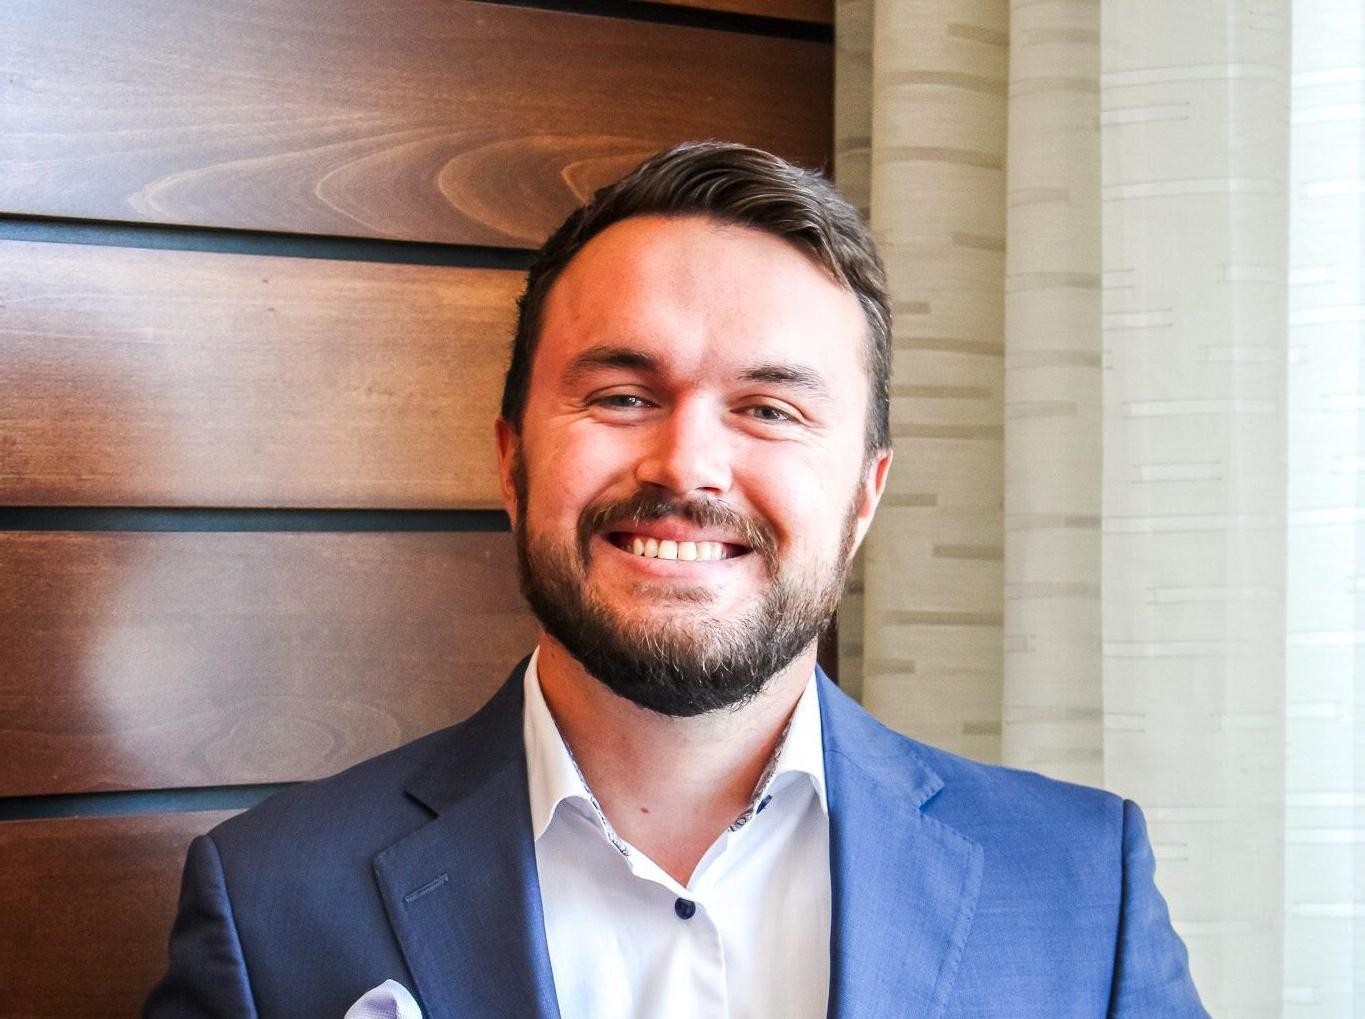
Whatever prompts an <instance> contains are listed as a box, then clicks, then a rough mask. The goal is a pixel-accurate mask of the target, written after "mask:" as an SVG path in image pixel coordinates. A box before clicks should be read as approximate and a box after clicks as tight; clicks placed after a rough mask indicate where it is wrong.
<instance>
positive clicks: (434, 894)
mask: <svg viewBox="0 0 1365 1019" xmlns="http://www.w3.org/2000/svg"><path fill="white" fill-rule="evenodd" d="M523 668H524V663H523V666H521V667H518V668H517V669H516V671H515V672H514V673H513V675H512V677H511V678H510V679H509V681H508V683H507V684H506V685H505V686H504V687H503V688H502V689H501V690H500V691H499V692H498V693H497V694H496V695H495V696H494V698H493V699H492V700H491V701H490V702H489V703H488V704H487V705H486V706H485V707H484V708H483V709H482V710H481V711H480V712H479V713H478V714H476V715H475V716H474V717H472V718H470V719H469V720H468V721H466V722H463V723H461V724H460V725H456V726H454V727H452V728H449V729H446V730H443V731H441V732H437V733H433V734H432V735H430V736H427V737H425V738H423V739H420V740H417V741H416V742H414V743H410V744H408V745H407V746H404V747H401V748H399V749H398V750H395V751H393V752H391V753H388V754H385V755H383V756H381V757H377V758H374V759H373V760H370V761H366V762H365V763H363V764H360V765H357V766H356V767H354V768H351V769H350V770H348V771H345V772H342V773H341V774H339V775H336V776H334V777H332V778H329V779H325V780H323V781H320V782H313V783H309V784H307V785H302V786H298V787H295V788H293V789H290V790H288V791H287V792H285V793H282V794H280V795H278V796H276V797H274V798H272V799H270V800H268V801H266V802H265V803H263V804H261V805H260V806H258V807H256V808H255V809H253V810H251V811H248V812H247V813H245V814H242V815H240V816H238V817H235V818H233V819H232V820H230V821H227V822H226V823H224V824H222V825H220V826H219V827H217V828H215V829H214V830H213V831H211V832H210V833H209V834H207V835H204V836H202V837H200V838H198V839H196V840H195V841H194V843H193V845H192V846H191V847H190V852H189V859H188V862H187V863H186V866H185V878H184V885H183V889H182V892H181V900H180V912H179V915H178V917H177V919H176V922H175V927H174V930H173V931H172V935H171V950H170V970H169V972H168V973H167V975H166V976H165V978H164V979H163V980H162V982H161V983H160V984H159V985H158V986H157V988H156V989H155V990H154V991H153V993H152V996H151V998H150V1000H149V1001H148V1003H147V1009H146V1012H145V1015H147V1016H151V1017H156V1019H169V1017H177V1019H178V1017H200V1016H223V1017H226V1016H232V1017H235V1019H239V1017H260V1019H275V1017H286V1016H288V1017H291V1019H297V1017H318V1019H322V1017H326V1019H340V1017H341V1016H342V1015H343V1014H344V1013H345V1011H346V1009H347V1008H348V1007H349V1006H350V1005H351V1003H352V1002H354V1001H355V1000H356V999H357V998H359V997H360V996H361V995H362V994H363V993H364V992H365V991H366V990H368V989H369V988H371V987H374V986H376V985H378V984H380V983H382V982H383V981H384V980H386V979H389V978H392V979H395V980H397V981H399V982H400V983H402V984H404V985H405V986H406V987H408V988H409V989H410V990H411V991H412V992H413V993H414V994H415V995H416V996H417V999H418V1001H419V1002H420V1003H421V1005H422V1009H423V1014H424V1016H425V1017H426V1019H445V1017H456V1016H459V1017H478V1019H492V1017H508V1019H511V1017H516V1019H530V1017H542V1019H552V1017H557V1016H558V1009H557V1006H556V1003H555V992H554V983H553V978H552V975H551V971H550V959H549V954H548V951H547V949H546V941H545V933H544V924H543V919H542V913H541V905H540V890H539V885H538V882H537V877H536V864H535V851H534V846H533V844H532V839H531V826H530V808H529V804H528V797H527V782H526V759H525V752H524V749H523V744H522V721H521V704H522V683H521V676H522V670H523ZM818 682H819V693H820V712H821V720H822V724H823V727H824V747H825V772H826V779H827V789H828V797H829V811H830V868H831V878H832V889H833V926H832V930H831V968H830V993H829V1015H830V1016H831V1017H836V1019H854V1017H869V1019H880V1017H896V1016H914V1017H921V1016H923V1017H949V1016H951V1017H964V1019H965V1017H968V1016H972V1017H986V1016H997V1017H1001V1019H1005V1017H1008V1019H1043V1017H1046V1019H1057V1017H1063V1016H1065V1017H1071V1016H1102V1015H1106V1014H1107V1015H1111V1016H1130V1017H1134V1019H1137V1017H1141V1019H1154V1017H1163V1016H1172V1017H1176V1016H1178V1017H1187V1016H1204V1015H1206V1013H1205V1012H1204V1010H1203V1008H1202V1007H1201V1006H1200V1004H1199V998H1198V995H1197V994H1196V993H1195V989H1194V986H1193V984H1192V983H1191V981H1190V977H1189V973H1188V969H1187V964H1186V953H1185V947H1184V945H1183V944H1181V942H1180V939H1179V938H1178V937H1177V936H1176V934H1175V932H1174V931H1173V930H1172V928H1171V925H1170V920H1169V917H1168V915H1167V911H1166V904H1165V902H1164V901H1163V900H1162V898H1161V895H1160V894H1159V893H1158V892H1157V890H1156V886H1155V884H1154V883H1153V870H1154V861H1153V857H1152V851H1151V848H1150V845H1149V843H1148V840H1147V833H1146V829H1145V827H1144V824H1143V820H1142V814H1141V812H1140V811H1139V810H1138V808H1137V807H1136V806H1135V805H1133V804H1132V803H1128V802H1124V801H1122V800H1120V799H1119V798H1117V797H1115V796H1113V795H1111V794H1109V793H1105V792H1101V791H1099V790H1094V789H1087V788H1083V787H1080V786H1074V785H1067V784H1065V783H1061V782H1055V781H1052V780H1050V779H1046V778H1043V777H1042V776H1040V775H1035V774H1031V773H1028V772H1020V771H1012V770H1009V769H1005V768H998V767H991V766H988V765H982V764H977V763H974V762H971V761H967V760H964V759H962V758H959V757H955V756H953V755H951V754H948V753H945V752H943V751H940V750H935V749H933V748H930V747H927V746H924V745H922V744H919V743H916V742H914V741H912V740H909V739H906V738H904V737H902V736H899V735H897V734H895V733H893V732H891V731H890V730H888V729H886V728H884V727H883V726H882V725H880V724H879V723H877V722H876V721H875V720H874V719H873V718H872V717H871V716H870V715H868V714H867V713H866V712H864V711H863V710H862V709H861V708H860V707H859V706H858V705H857V704H855V703H854V702H853V701H852V700H850V699H849V698H848V697H847V696H845V695H844V694H843V693H841V692H840V691H839V690H838V688H837V687H835V686H834V685H833V684H832V683H830V681H829V680H828V679H827V678H826V677H825V676H824V675H823V674H821V675H820V676H819V677H818ZM602 922H603V923H604V924H609V923H611V918H610V917H609V916H604V917H603V918H602ZM584 936H585V937H591V936H592V932H591V931H590V930H585V931H584Z"/></svg>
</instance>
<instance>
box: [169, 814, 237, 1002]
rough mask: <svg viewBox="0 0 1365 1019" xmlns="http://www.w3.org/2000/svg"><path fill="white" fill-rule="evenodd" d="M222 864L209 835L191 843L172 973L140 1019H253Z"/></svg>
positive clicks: (175, 931) (172, 946)
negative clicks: (229, 1018)
mask: <svg viewBox="0 0 1365 1019" xmlns="http://www.w3.org/2000/svg"><path fill="white" fill-rule="evenodd" d="M256 1014H257V1013H256V1006H255V1003H254V1002H253V1001H252V997H251V984H250V981H249V980H248V978H247V972H246V962H245V961H244V960H243V958H242V945H241V942H240V940H238V937H237V927H236V924H235V922H234V921H233V918H232V903H231V901H230V900H229V898H228V892H227V884H226V882H225V881H224V880H223V865H222V861H221V860H220V858H219V856H218V847H217V846H216V845H215V844H214V842H213V838H212V836H211V835H200V836H199V837H198V838H196V839H195V840H194V841H193V842H192V843H190V851H189V856H188V858H187V859H186V860H185V875H184V878H183V880H182V882H181V885H180V907H179V911H178V912H177V914H176V918H175V925H174V927H172V928H171V944H170V968H169V970H168V971H167V973H166V975H165V976H164V977H162V979H161V982H160V983H159V984H157V985H156V987H155V988H153V990H152V993H151V996H150V997H149V998H148V999H147V1004H146V1005H145V1006H144V1007H143V1010H142V1015H143V1019H211V1017H212V1019H228V1017H231V1019H256Z"/></svg>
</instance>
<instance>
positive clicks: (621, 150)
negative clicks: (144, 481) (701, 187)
mask: <svg viewBox="0 0 1365 1019" xmlns="http://www.w3.org/2000/svg"><path fill="white" fill-rule="evenodd" d="M2 28H3V30H0V66H3V67H4V69H5V76H6V77H5V82H4V97H5V101H4V103H3V112H0V137H3V138H4V144H3V145H0V211H8V212H14V213H27V214H43V215H58V216H75V217H94V218H102V219H116V220H133V221H144V222H157V223H181V224H197V225H204V226H223V227H236V228H257V229H267V230H283V231H290V232H301V233H315V234H338V235H347V236H364V237H391V238H405V239H409V240H425V241H445V242H453V243H462V244H481V245H495V246H512V247H518V246H535V245H537V244H538V243H539V242H540V241H541V240H542V239H543V238H544V237H545V236H546V234H547V233H548V231H549V230H550V229H551V228H552V227H553V226H554V225H555V224H557V223H558V222H559V221H560V220H561V219H562V218H563V216H564V215H565V214H566V213H567V212H568V211H569V210H570V209H571V208H572V207H573V206H575V205H577V204H578V203H579V202H581V201H582V200H583V199H584V198H585V197H586V196H588V195H590V194H591V193H592V192H593V190H594V189H596V188H597V187H599V186H601V185H602V184H604V183H607V182H608V181H610V180H614V179H615V178H617V177H619V176H620V175H621V174H622V173H623V172H624V171H625V170H627V169H628V168H630V167H631V166H633V165H635V164H636V163H638V162H639V161H640V160H641V159H642V158H643V157H644V156H646V155H647V154H649V153H651V152H654V151H656V150H658V149H660V148H663V147H665V146H667V145H670V144H673V143H675V142H679V141H684V140H687V139H695V138H726V139H733V140H736V141H743V142H747V143H750V144H753V145H757V146H759V147H761V148H765V149H769V150H771V151H774V152H777V153H778V154H780V155H784V156H787V157H789V158H792V159H795V160H797V161H799V162H801V163H803V164H806V165H824V164H825V163H827V162H828V159H829V153H830V151H831V148H830V146H831V132H832V82H833V63H832V49H831V47H830V46H829V45H828V44H827V43H823V42H810V41H803V40H793V39H783V38H775V37H770V36H762V35H749V34H746V33H742V32H722V31H716V30H713V29H707V28H692V27H682V26H677V25H665V24H655V23H649V22H644V21H637V20H631V19H626V18H613V17H600V16H592V15H583V14H577V13H569V12H564V11H551V10H538V9H533V8H519V7H515V6H505V5H494V4H484V3H473V2H468V0H329V2H327V3H323V2H320V0H317V2H313V3H299V2H297V0H258V2H254V3H249V4H248V3H243V2H233V3H220V2H217V0H198V2H186V0H140V2H136V3H119V4H110V3H104V2H100V0H8V2H7V3H6V4H5V9H4V14H3V26H2Z"/></svg>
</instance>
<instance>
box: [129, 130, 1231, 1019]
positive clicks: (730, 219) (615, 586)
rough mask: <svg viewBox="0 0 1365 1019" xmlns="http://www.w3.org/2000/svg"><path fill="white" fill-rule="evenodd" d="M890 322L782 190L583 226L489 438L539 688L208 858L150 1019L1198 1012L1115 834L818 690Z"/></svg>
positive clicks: (364, 769) (846, 252)
mask: <svg viewBox="0 0 1365 1019" xmlns="http://www.w3.org/2000/svg"><path fill="white" fill-rule="evenodd" d="M888 308H889V302H888V300H887V296H886V293H885V284H884V276H883V272H882V268H881V264H880V262H879V260H878V258H877V255H876V252H875V250H874V248H873V245H872V242H871V240H870V238H869V236H868V234H867V232H866V230H865V228H864V227H863V226H862V224H861V223H860V222H859V220H858V217H857V215H856V213H854V212H853V210H852V209H851V208H850V207H849V206H848V205H847V204H846V203H845V202H844V201H843V200H842V199H840V198H839V197H838V196H837V194H836V193H835V192H834V191H833V190H832V189H831V188H830V187H829V186H828V184H826V183H825V182H824V181H823V180H822V179H820V178H819V177H817V176H815V175H813V174H808V173H805V172H803V171H800V170H797V169H796V168H794V167H791V166H790V165H788V164H786V163H783V162H782V161H780V160H778V159H776V158H774V157H772V156H769V155H767V154H766V153H761V152H757V151H755V150H752V149H746V148H743V147H739V146H730V145H720V144H701V145H689V146H682V147H679V148H677V149H674V150H670V151H669V152H666V153H663V154H661V155H659V156H656V157H655V158H654V159H652V160H650V161H648V162H647V163H645V164H644V165H643V166H642V167H640V168H639V169H637V170H636V171H635V172H634V173H632V174H631V175H630V176H629V177H627V178H626V179H624V180H623V181H621V182H619V183H618V184H616V185H613V186H612V187H610V188H607V189H605V190H604V191H602V192H599V194H598V195H597V196H596V197H595V198H594V200H593V201H592V202H591V203H589V205H588V206H586V207H585V208H583V209H580V210H579V211H577V212H576V213H574V214H573V215H572V216H571V217H570V218H569V220H568V221H567V222H566V223H565V224H564V225H563V226H562V227H561V228H560V229H559V231H558V232H556V234H555V235H554V236H552V237H551V238H550V240H549V241H547V243H546V244H545V246H544V248H542V250H541V252H540V255H539V256H538V259H537V262H536V265H535V266H534V267H533V269H532V270H531V273H530V276H529V279H528V283H527V289H526V294H525V295H524V297H523V298H522V301H521V305H520V320H519V324H518V330H517V336H516V341H515V344H514V350H513V355H512V363H511V366H510V368H509V370H508V374H507V383H506V388H505V392H504V399H503V406H502V415H501V418H500V420H499V421H498V423H497V427H496V433H497V443H498V453H499V461H500V465H501V475H502V484H503V491H504V495H505V498H506V501H507V506H508V510H509V513H510V514H511V517H512V519H513V521H514V531H515V535H516V541H517V548H518V561H519V566H520V573H521V582H522V588H523V590H524V591H525V593H526V596H527V600H528V601H529V602H530V604H531V606H532V608H533V609H534V610H535V613H536V615H537V617H538V618H539V619H540V621H541V624H542V627H543V636H542V638H541V640H540V642H539V645H538V647H537V649H536V652H535V654H534V655H533V656H532V657H531V658H530V659H529V660H528V662H526V663H523V664H522V665H521V666H519V667H518V668H517V669H516V670H515V671H514V673H513V674H512V677H511V678H510V679H509V680H508V683H507V685H506V686H505V687H504V688H503V689H502V690H501V691H500V692H499V693H498V694H497V695H496V696H495V697H494V699H493V700H492V701H491V702H490V703H489V704H488V705H487V706H486V707H485V708H484V709H483V710H482V711H481V712H480V713H479V714H477V715H476V716H475V717H474V718H472V719H470V720H469V721H468V722H465V723H463V724H461V725H458V726H455V727H453V728H452V729H448V730H445V731H443V732H439V733H436V734H434V735H432V736H428V737H426V738H424V739H421V740H418V741H417V742H415V743H412V744H409V745H408V746H406V747H403V748H400V749H399V750H396V751H394V752H392V753H390V754H386V755H384V756H382V757H379V758H376V759H374V760H372V761H369V762H366V763H364V764H361V765H359V766H357V767H355V768H353V769H351V770H349V771H347V772H344V773H342V774H341V775H338V776H336V777H334V778H331V779H328V780H325V781H323V782H319V783H313V784H310V785H307V786H302V787H298V788H296V789H293V790H290V791H289V792H287V793H285V794H282V795H280V796H278V797H276V798H274V799H272V800H270V801H268V802H267V803H265V804H262V805H261V806H260V807H258V808H256V809H255V810H253V811H250V812H248V813H247V814H245V815H242V816H240V817H237V818H234V819H233V820H231V821H229V822H227V823H226V824H224V825H221V826H220V827H218V828H216V829H215V830H214V831H213V832H211V833H209V834H208V835H206V836H204V837H202V838H200V839H197V840H196V841H195V843H194V845H193V846H192V848H191V850H190V856H189V861H188V863H187V866H186V874H185V884H184V890H183V893H182V900H181V907H180V915H179V917H178V919H177V921H176V927H175V930H174V932H173V937H172V942H171V966H170V971H169V973H168V975H167V976H166V978H165V980H164V981H163V982H162V984H161V985H160V986H159V987H158V988H157V989H156V991H154V993H153V995H152V998H151V1000H150V1001H149V1003H148V1010H147V1014H148V1015H151V1016H155V1017H162V1016H260V1017H262V1019H264V1017H273V1016H335V1017H340V1016H342V1015H343V1013H347V1010H348V1008H349V1009H351V1011H350V1012H349V1014H350V1015H351V1016H352V1017H356V1016H360V1015H362V1014H363V1015H379V1014H383V1015H405V1016H406V1015H414V1014H417V1010H418V1009H420V1014H422V1015H425V1016H427V1017H429V1019H436V1017H442V1016H475V1017H493V1016H508V1017H511V1016H517V1017H527V1016H544V1017H551V1016H556V1015H560V1016H563V1017H564V1019H578V1017H588V1016H593V1017H622V1019H625V1017H636V1016H639V1017H646V1016H648V1017H654V1016H670V1017H672V1016H678V1017H681V1016H689V1017H691V1016H718V1017H720V1016H736V1017H760V1016H764V1017H767V1016H775V1017H783V1019H800V1017H817V1016H825V1015H832V1016H838V1017H843V1019H852V1017H864V1016H866V1017H884V1016H887V1017H889V1016H934V1017H942V1016H954V1017H958V1016H961V1017H965V1016H977V1017H980V1016H998V1017H1010V1019H1027V1017H1044V1016H1047V1017H1055V1016H1098V1015H1103V1014H1109V1015H1120V1016H1133V1017H1138V1016H1141V1017H1144V1019H1145V1017H1150V1016H1181V1017H1183V1016H1201V1015H1204V1014H1205V1013H1204V1012H1203V1009H1202V1008H1201V1007H1200V1005H1199V1001H1198V997H1197V995H1196V993H1195V990H1194V987H1193V985H1192V984H1191V982H1190V979H1189V975H1188V971H1187V967H1186V954H1185V950H1184V946H1183V945H1181V943H1180V941H1179V939H1178V938H1177V937H1176V935H1175V933H1174V932H1173V931H1172V929H1171V926H1170V922H1169V918H1168V916H1167V912H1166V907H1165V904H1164V902H1163V901H1162V899H1161V896H1160V895H1159V894H1158V892H1157V891H1156V888H1155V886H1154V884H1153V858H1152V853H1151V849H1150V847H1149V845H1148V841H1147V837H1146V832H1145V829H1144V826H1143V821H1142V816H1141V814H1140V812H1139V811H1138V810H1137V808H1136V807H1135V806H1133V805H1132V804H1129V803H1124V802H1122V801H1120V800H1119V799H1118V798H1116V797H1114V796H1111V795H1109V794H1107V793H1102V792H1099V791H1096V790H1090V789H1084V788H1081V787H1077V786H1070V785H1065V784H1062V783H1058V782H1053V781H1050V780H1047V779H1044V778H1042V777H1040V776H1037V775H1032V774H1028V773H1023V772H1015V771H1010V770H1006V769H1002V768H993V767H988V766H985V765H980V764H975V763H972V762H968V761H965V760H962V759H961V758H957V757H954V756H952V755H950V754H947V753H944V752H941V751H937V750H934V749H931V748H929V747H925V746H922V745H920V744H917V743H914V742H912V741H910V740H908V739H905V738H903V737H900V736H897V735H895V734H893V733H891V732H890V731H888V730H886V729H884V728H883V727H881V726H880V725H878V724H877V723H876V722H875V721H873V720H872V719H871V718H870V717H869V716H868V715H866V714H865V713H864V712H863V711H862V710H861V709H860V708H858V707H857V706H856V705H855V704H853V703H852V702H851V701H850V700H848V698H846V697H845V696H844V695H842V694H841V693H840V692H839V691H838V690H837V689H836V688H834V687H833V686H832V685H831V684H830V682H829V681H828V680H827V679H826V678H825V677H824V676H823V675H822V674H821V673H820V671H819V670H818V669H817V667H816V664H815V648H816V638H817V636H818V634H819V632H820V630H821V629H822V627H823V626H824V625H825V624H826V622H827V621H828V619H829V618H830V616H831V614H832V613H833V611H834V608H835V605H836V603H837V600H838V597H839V594H840V591H841V589H842V586H843V581H844V577H845V574H846V571H847V569H848V564H849V561H850V559H851V557H852V555H853V553H854V550H855V549H856V548H857V546H858V543H859V542H860V541H861V540H862V538H863V536H864V535H865V534H866V532H867V528H868V526H869V525H870V524H871V522H872V517H873V513H874V512H875V510H876V507H877V502H878V500H879V498H880V497H881V494H882V491H883V489H884V486H885V484H886V477H887V471H888V468H889V466H890V462H891V452H890V448H889V447H890V442H889V436H888V426H887V416H888V401H889V392H890V386H889V373H890V369H889V366H890V319H889V310H888ZM367 992H368V993H367Z"/></svg>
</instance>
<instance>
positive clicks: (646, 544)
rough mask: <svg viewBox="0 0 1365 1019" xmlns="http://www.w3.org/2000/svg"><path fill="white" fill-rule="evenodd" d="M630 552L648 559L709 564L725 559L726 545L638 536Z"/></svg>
mask: <svg viewBox="0 0 1365 1019" xmlns="http://www.w3.org/2000/svg"><path fill="white" fill-rule="evenodd" d="M630 551H631V552H633V553H634V554H635V555H638V556H644V557H645V558H647V559H681V560H684V561H686V562H693V561H700V562H708V561H710V560H712V559H724V558H725V545H724V544H723V543H722V542H719V541H670V540H668V539H667V538H665V539H664V540H662V541H660V540H658V539H656V538H641V537H639V536H636V537H634V538H631V540H630Z"/></svg>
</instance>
